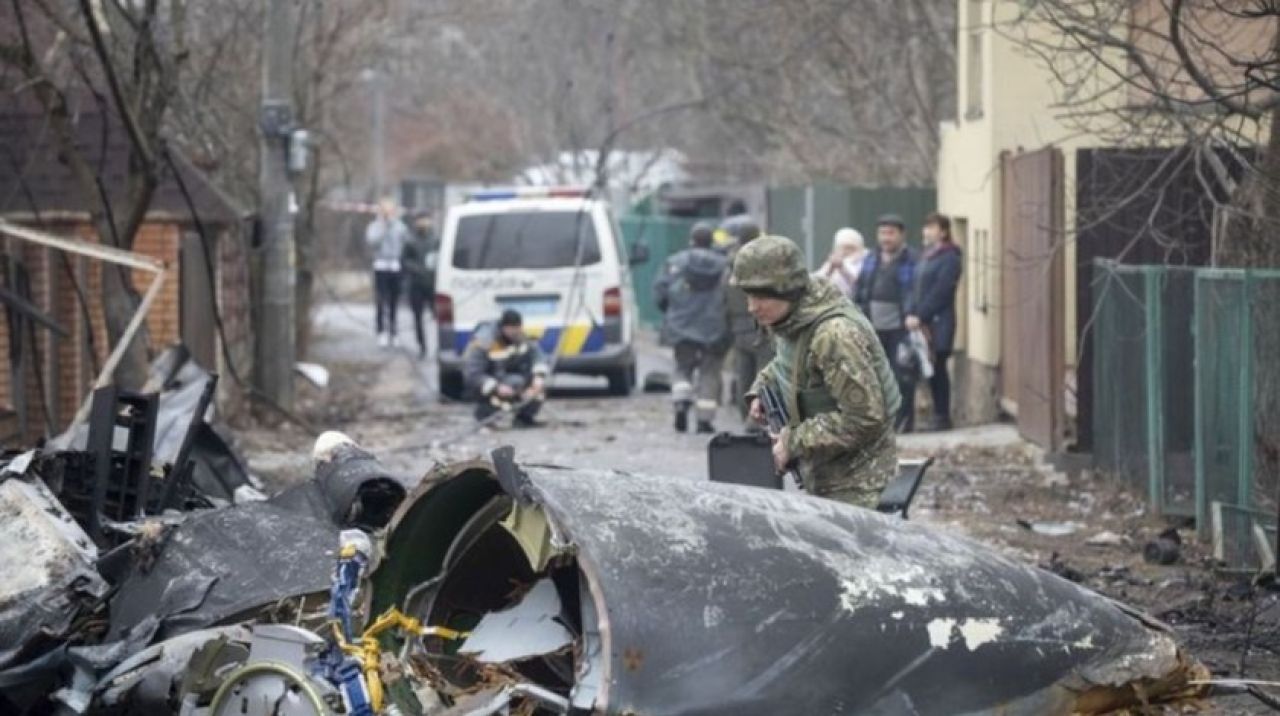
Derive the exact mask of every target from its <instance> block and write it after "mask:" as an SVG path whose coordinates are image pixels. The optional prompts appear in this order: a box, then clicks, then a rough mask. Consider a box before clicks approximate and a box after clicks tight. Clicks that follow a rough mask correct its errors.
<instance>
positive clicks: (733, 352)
mask: <svg viewBox="0 0 1280 716" xmlns="http://www.w3.org/2000/svg"><path fill="white" fill-rule="evenodd" d="M760 234H761V232H760V228H759V226H758V225H757V224H756V223H755V222H754V221H751V220H750V219H749V218H744V217H743V216H742V215H733V216H731V217H730V218H729V219H726V220H725V222H724V223H722V224H721V228H720V229H713V228H712V226H711V225H710V224H707V223H703V222H700V223H698V224H696V225H695V226H694V228H693V231H692V232H691V234H690V247H689V248H688V249H686V250H684V251H681V252H678V253H677V254H675V255H673V256H672V257H671V258H669V259H668V260H667V263H666V265H665V267H664V269H663V270H662V271H661V272H660V273H659V275H658V276H657V278H656V279H655V282H654V287H653V293H654V296H655V299H656V300H657V303H658V308H659V310H661V311H662V312H663V314H664V321H663V333H662V339H663V343H664V345H670V346H672V347H673V349H674V353H675V363H676V376H675V379H674V380H673V382H672V398H673V401H674V406H675V428H676V430H677V431H681V432H683V431H685V430H687V428H688V423H689V421H688V413H689V411H690V410H691V409H693V410H694V411H695V413H696V419H697V430H698V432H703V433H710V432H713V431H714V425H713V424H712V419H713V418H714V415H715V411H716V408H717V406H718V404H719V399H720V396H721V394H722V390H723V386H722V378H721V376H722V370H723V366H724V361H725V360H726V358H727V357H729V356H731V362H732V369H733V375H734V378H735V381H736V383H737V385H738V386H739V388H740V389H741V388H743V387H745V386H749V385H751V384H752V383H753V382H754V380H755V377H756V376H757V375H758V374H759V372H760V370H761V369H762V368H764V366H765V365H767V364H768V363H769V362H770V361H771V360H772V359H773V357H774V341H773V338H772V336H770V335H769V334H768V332H766V331H764V330H761V327H760V325H759V324H758V322H757V321H756V319H755V318H754V317H753V316H752V315H751V312H750V311H749V310H748V308H747V296H746V293H745V292H744V291H743V290H742V288H741V287H736V286H732V285H731V282H730V281H729V275H730V268H731V266H732V265H733V262H734V259H735V257H736V255H737V254H738V252H739V251H741V249H742V248H743V247H744V246H746V245H747V244H749V243H750V242H751V241H752V240H754V239H755V238H757V237H759V236H760ZM921 234H922V244H923V245H922V248H921V249H920V250H919V251H918V252H917V251H916V250H914V249H912V248H911V247H909V246H907V243H906V224H905V222H904V221H903V219H902V217H900V216H898V215H897V214H885V215H883V216H881V217H880V218H879V219H878V220H877V222H876V247H875V248H874V249H871V250H869V249H868V248H867V246H866V242H865V240H864V239H863V237H862V234H861V233H859V232H858V231H857V230H856V229H852V228H842V229H840V230H839V231H837V232H836V234H835V236H834V238H833V241H832V250H831V253H830V255H829V256H828V257H827V260H826V261H825V262H824V263H823V265H822V266H821V267H820V268H819V269H818V270H817V271H816V272H814V273H813V275H812V277H813V278H815V279H822V280H823V281H825V282H827V283H830V284H831V286H832V287H833V288H834V289H835V291H836V293H837V294H838V295H839V296H842V297H843V298H845V299H847V300H848V301H849V302H850V303H851V304H852V305H854V306H856V307H857V308H859V309H860V310H861V311H862V313H863V315H864V316H866V318H867V319H868V321H869V322H870V324H871V326H872V328H873V329H874V331H875V335H876V339H877V341H878V342H879V344H880V347H881V350H882V351H883V352H884V354H885V356H886V357H887V359H888V361H889V364H890V367H891V369H892V371H893V374H894V378H895V382H896V383H897V386H898V392H899V394H900V395H901V396H902V397H903V398H904V399H903V400H902V401H901V402H900V405H899V407H898V409H897V411H896V413H895V415H894V416H893V418H894V420H893V422H894V427H895V429H896V430H897V431H898V432H911V431H912V430H914V429H915V404H914V401H913V400H911V399H910V398H911V397H913V396H914V395H915V393H916V388H917V385H918V384H919V382H920V381H921V380H922V379H924V380H926V381H927V382H928V384H929V390H930V393H931V397H932V404H933V416H932V419H931V420H930V421H929V423H928V425H927V429H929V430H949V429H951V427H952V420H951V379H950V372H949V368H948V362H949V361H950V358H951V354H952V349H953V347H954V343H955V335H956V306H955V297H956V291H957V288H958V286H959V281H960V274H961V270H962V267H963V260H962V257H961V252H960V248H959V247H958V246H957V245H956V244H955V241H954V239H953V238H952V235H951V221H950V219H948V218H947V217H946V216H943V215H942V214H936V213H932V214H929V215H928V216H926V217H925V219H924V225H923V228H922V230H921ZM726 236H727V237H728V240H727V241H726V240H725V239H724V238H723V237H726ZM741 410H742V414H743V416H744V417H746V413H747V408H746V406H745V404H743V405H742V407H741Z"/></svg>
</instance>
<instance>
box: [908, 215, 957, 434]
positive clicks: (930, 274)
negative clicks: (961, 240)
mask: <svg viewBox="0 0 1280 716" xmlns="http://www.w3.org/2000/svg"><path fill="white" fill-rule="evenodd" d="M922 233H923V236H924V255H923V256H921V258H920V263H919V265H918V266H917V267H916V277H915V285H914V286H913V287H912V291H911V300H910V302H909V305H908V307H907V329H908V330H917V329H923V330H924V331H925V332H926V333H927V335H928V336H929V345H930V347H931V348H932V351H933V375H932V376H931V377H930V378H929V391H930V392H931V393H932V394H933V422H932V423H930V425H929V428H930V429H931V430H950V429H951V375H950V374H949V373H948V372H947V360H948V359H950V358H951V349H952V347H953V346H954V345H955V339H956V289H957V287H958V286H959V285H960V273H961V271H962V270H963V267H964V260H963V257H962V255H961V253H960V248H959V247H958V246H956V244H955V241H953V240H952V238H951V219H949V218H947V217H946V216H943V215H942V214H936V213H935V214H929V215H928V216H927V217H925V220H924V228H923V229H922Z"/></svg>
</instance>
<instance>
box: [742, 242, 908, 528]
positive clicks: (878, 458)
mask: <svg viewBox="0 0 1280 716" xmlns="http://www.w3.org/2000/svg"><path fill="white" fill-rule="evenodd" d="M731 283H732V285H734V286H737V287H739V288H741V289H742V290H744V291H746V293H747V299H748V306H749V308H750V310H751V314H752V315H753V316H755V318H756V320H757V321H759V322H760V324H761V325H763V326H766V327H768V329H769V331H770V332H771V333H772V334H773V335H774V336H775V337H776V339H777V340H776V341H775V348H776V350H777V355H776V356H775V357H774V359H773V360H772V361H770V363H769V364H768V365H767V366H765V368H764V370H762V371H760V375H759V376H758V377H757V378H756V381H755V384H754V385H753V386H752V388H751V392H750V393H749V394H748V400H750V401H751V402H750V405H751V415H752V417H753V418H755V419H756V420H758V421H762V420H763V419H764V415H763V411H762V409H761V406H760V401H759V400H758V399H757V398H755V396H756V395H757V394H758V392H759V390H760V386H761V385H762V384H764V383H766V382H767V383H768V384H769V385H771V386H772V387H773V388H774V389H775V390H776V392H777V393H778V394H779V395H780V396H781V397H782V398H783V400H784V401H785V402H786V405H787V409H788V413H789V416H790V422H789V423H788V425H787V427H786V428H785V429H784V430H783V431H782V433H781V434H779V435H777V436H775V441H774V447H773V455H774V462H775V464H776V465H777V467H778V469H779V470H782V469H784V468H785V466H787V465H788V464H790V463H791V462H792V461H793V459H794V460H795V461H796V462H798V465H799V469H800V474H801V476H802V477H803V479H804V483H805V485H804V486H805V489H807V490H808V491H809V492H810V493H811V494H814V495H818V496H820V497H826V498H829V499H833V500H839V501H841V502H847V503H849V504H853V505H859V506H862V507H868V508H874V507H875V506H876V502H877V499H878V497H879V495H880V492H881V490H883V489H884V486H885V485H886V484H887V483H888V481H889V480H890V479H891V478H892V477H893V475H894V473H895V472H896V470H897V446H896V445H895V443H894V433H893V416H894V415H895V414H896V413H897V411H898V407H899V405H900V403H901V397H900V396H899V394H898V386H897V383H896V382H895V380H894V376H893V371H892V369H891V368H890V367H889V361H888V360H887V359H886V358H885V355H884V350H883V349H882V348H881V347H880V342H879V340H877V338H876V333H875V330H874V329H873V328H872V327H871V324H870V323H868V322H867V319H866V318H865V317H864V316H863V315H862V314H861V313H860V312H859V311H858V310H857V309H856V308H854V306H853V304H851V303H849V301H848V300H847V299H845V297H844V296H842V295H841V294H840V292H839V291H838V290H837V289H836V288H835V286H833V285H832V284H831V283H830V282H828V281H826V280H824V279H815V278H811V277H810V276H809V273H808V272H807V271H806V269H805V265H804V259H803V256H802V255H801V253H800V248H799V247H797V246H796V245H795V243H793V242H792V241H791V240H790V239H786V238H783V237H781V236H765V237H762V238H759V239H756V240H755V241H753V242H751V243H750V244H748V245H747V246H744V247H743V248H742V249H741V251H739V252H738V255H737V256H736V257H735V259H734V262H733V278H732V280H731Z"/></svg>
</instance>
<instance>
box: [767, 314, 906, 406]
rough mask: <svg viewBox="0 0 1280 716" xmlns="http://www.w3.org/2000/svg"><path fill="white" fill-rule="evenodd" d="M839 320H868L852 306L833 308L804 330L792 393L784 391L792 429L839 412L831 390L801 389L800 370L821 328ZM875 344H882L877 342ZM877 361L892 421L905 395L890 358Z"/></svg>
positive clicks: (793, 371)
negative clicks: (827, 323)
mask: <svg viewBox="0 0 1280 716" xmlns="http://www.w3.org/2000/svg"><path fill="white" fill-rule="evenodd" d="M838 317H844V318H847V319H849V320H851V321H853V322H855V323H859V322H865V321H866V320H867V319H866V317H865V316H863V315H862V313H860V312H859V311H858V309H856V308H854V307H853V306H852V305H847V304H846V305H839V306H833V307H832V308H830V309H829V310H827V311H825V312H824V313H822V314H821V315H819V316H818V317H817V318H816V319H814V321H813V323H811V324H810V325H809V327H808V330H806V331H804V332H803V333H802V334H801V335H800V337H799V338H798V339H797V340H796V343H795V350H794V352H793V353H792V354H791V365H790V376H789V377H790V382H791V390H787V391H784V396H785V400H786V401H787V412H788V414H789V415H790V416H791V422H790V426H791V427H795V426H797V425H799V424H800V423H802V422H804V421H805V420H808V419H809V418H812V417H814V416H816V415H822V414H823V413H831V412H835V411H836V410H839V404H838V403H837V402H836V399H835V396H833V395H831V391H830V390H829V389H828V388H827V386H826V385H825V384H824V385H820V386H817V387H813V388H801V387H800V378H801V375H800V371H801V370H802V366H804V364H805V362H806V361H807V360H808V359H809V343H810V342H812V341H813V336H814V334H815V333H817V332H818V327H819V326H821V325H822V324H823V323H826V322H827V321H829V320H831V319H833V318H838ZM866 328H867V331H869V332H870V333H871V334H872V335H874V331H872V329H871V327H870V326H867V327H866ZM876 345H879V344H878V343H877V344H876ZM874 362H875V370H876V379H877V380H878V381H879V382H880V393H881V395H883V396H884V402H885V406H884V407H885V414H886V415H888V416H890V418H891V419H892V416H894V415H896V414H897V413H898V408H899V407H901V405H902V395H901V394H900V393H899V392H898V381H897V380H896V379H895V378H894V377H893V370H892V369H891V368H890V367H889V361H888V360H887V359H883V358H882V359H880V360H876V361H874Z"/></svg>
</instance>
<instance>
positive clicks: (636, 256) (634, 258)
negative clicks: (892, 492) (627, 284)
mask: <svg viewBox="0 0 1280 716" xmlns="http://www.w3.org/2000/svg"><path fill="white" fill-rule="evenodd" d="M629 253H630V255H631V259H630V263H631V265H632V266H639V265H640V264H644V263H649V245H648V244H646V243H645V242H643V241H637V242H636V243H635V244H634V245H633V246H632V247H631V251H630V252H629Z"/></svg>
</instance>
